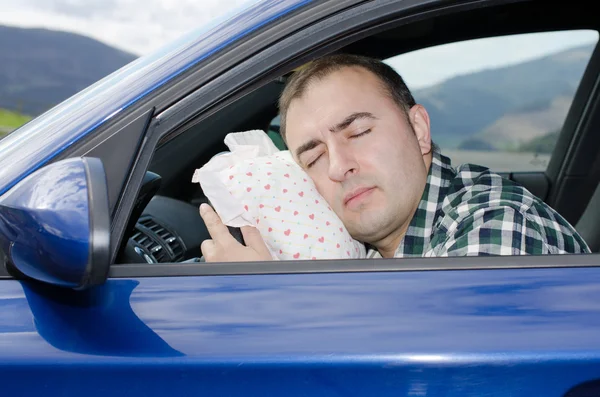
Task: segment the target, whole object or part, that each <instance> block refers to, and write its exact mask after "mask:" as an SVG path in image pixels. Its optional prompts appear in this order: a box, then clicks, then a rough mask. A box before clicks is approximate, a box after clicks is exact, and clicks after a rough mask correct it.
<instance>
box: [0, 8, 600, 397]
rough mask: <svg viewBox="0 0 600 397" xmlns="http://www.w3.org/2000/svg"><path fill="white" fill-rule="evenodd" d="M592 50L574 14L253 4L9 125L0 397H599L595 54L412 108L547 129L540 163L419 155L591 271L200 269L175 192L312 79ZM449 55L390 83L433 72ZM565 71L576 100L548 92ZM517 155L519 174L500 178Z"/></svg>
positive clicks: (362, 263)
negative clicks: (547, 47) (453, 109)
mask: <svg viewBox="0 0 600 397" xmlns="http://www.w3.org/2000/svg"><path fill="white" fill-rule="evenodd" d="M599 29H600V20H599V19H598V17H597V13H596V12H594V9H593V3H592V2H583V1H579V0H573V1H571V2H553V3H552V4H550V3H548V2H546V1H541V0H520V1H515V0H478V1H472V0H456V1H455V0H405V1H388V0H371V1H360V0H339V1H309V0H281V1H274V0H264V1H259V2H254V3H252V5H250V6H247V7H246V8H241V9H239V10H238V11H236V12H235V13H232V14H229V16H228V17H227V18H224V19H222V20H220V21H218V22H215V23H213V24H212V25H210V26H206V27H202V28H200V29H199V30H197V31H196V32H194V33H193V34H190V35H188V36H186V37H183V38H181V39H180V40H179V41H177V42H174V43H173V44H171V45H169V46H166V47H164V48H163V49H161V50H159V51H158V52H156V53H153V54H150V55H147V56H144V57H142V58H140V59H138V60H136V61H134V62H133V63H131V64H129V65H127V66H125V67H123V68H122V69H120V70H118V71H116V72H115V73H113V74H111V75H110V76H108V77H106V78H104V79H103V80H101V81H99V82H98V83H96V84H94V85H92V86H90V87H89V88H87V89H85V90H83V91H82V92H80V93H78V94H76V95H75V96H73V97H72V98H70V99H68V100H66V101H65V102H63V103H61V104H59V105H58V106H56V107H54V108H53V109H51V110H49V111H48V112H46V113H44V114H43V115H41V116H39V117H37V118H35V119H34V120H32V121H30V122H29V123H27V124H26V125H24V126H23V127H21V128H19V129H18V130H16V131H15V132H13V133H12V134H10V135H9V136H8V137H6V138H5V139H3V140H2V141H0V380H1V384H2V388H1V389H0V390H2V391H1V393H0V394H2V395H3V396H4V395H6V396H42V395H43V396H53V395H57V396H67V395H77V396H86V397H91V396H111V397H114V396H118V395H127V396H180V395H181V396H184V395H185V396H192V395H193V396H359V395H360V396H444V397H449V396H462V397H465V396H523V397H525V396H527V397H531V396H540V397H541V396H544V397H563V396H564V397H589V396H600V268H599V266H600V256H598V253H597V252H598V249H599V248H600V189H599V188H598V182H599V180H600V133H599V129H600V111H599V106H600V88H599V87H600V48H598V47H597V46H596V42H594V43H592V45H591V46H588V47H586V48H589V51H588V52H587V53H586V52H585V51H583V50H578V51H577V52H575V53H570V55H569V56H565V57H562V58H560V59H559V58H557V57H554V58H552V57H550V58H548V59H545V62H546V63H544V65H548V64H549V63H547V62H554V63H552V65H554V66H555V68H554V69H552V70H553V72H552V75H551V78H552V80H550V81H551V83H550V84H547V83H543V84H538V83H537V81H538V80H539V79H541V78H542V77H541V76H542V75H543V74H544V73H543V72H544V70H542V69H543V68H542V67H541V66H539V65H541V63H536V64H533V63H532V64H528V65H529V66H527V68H525V67H524V68H522V69H520V70H522V71H523V73H524V74H523V76H526V77H524V78H521V79H520V80H519V81H518V82H516V81H515V80H511V78H510V75H509V74H503V75H494V76H496V77H494V78H488V79H487V80H486V79H485V78H484V77H485V76H487V75H486V74H485V73H488V74H489V73H492V72H493V70H492V69H493V68H491V69H490V70H488V71H485V72H482V73H483V74H481V75H478V76H479V77H478V79H475V80H472V84H470V85H468V86H467V88H464V87H463V88H464V90H463V91H461V92H466V93H467V94H468V95H466V96H463V97H460V98H459V97H458V96H442V95H441V94H440V92H441V91H440V90H433V89H430V90H422V91H419V92H417V94H416V95H417V99H418V100H420V98H423V99H422V101H423V102H426V101H429V102H428V103H429V105H428V108H429V109H433V110H432V111H431V113H432V120H433V123H434V124H435V123H436V120H450V116H451V114H449V113H448V112H446V109H448V106H455V105H457V106H461V107H469V106H475V105H476V104H477V103H481V102H482V101H489V102H490V103H492V104H494V106H492V107H491V109H494V110H493V111H494V112H499V113H498V114H499V116H498V120H501V121H502V122H504V123H506V124H505V125H510V126H512V127H511V128H510V130H511V131H512V134H513V135H510V134H509V135H510V136H511V137H512V138H514V139H517V138H518V139H521V137H522V136H525V135H526V134H528V133H529V132H528V131H534V130H535V129H533V127H531V125H533V124H532V123H534V122H537V121H536V120H540V119H541V118H543V119H544V120H555V119H560V120H558V121H556V123H558V128H556V131H555V132H553V133H554V136H555V141H553V146H552V149H551V150H548V151H547V152H543V151H535V154H534V155H531V154H527V153H529V152H526V151H525V152H523V151H518V150H515V149H514V148H513V149H511V150H508V149H507V150H506V151H505V152H498V151H495V152H494V151H485V150H483V149H482V146H472V148H473V147H476V148H478V149H477V150H471V151H469V150H464V149H465V147H458V146H456V145H455V146H454V147H452V145H451V142H450V141H451V139H450V138H448V139H445V138H444V135H443V134H444V131H445V130H447V131H450V129H451V127H452V128H455V129H457V130H460V129H461V128H463V127H464V126H465V125H466V124H461V123H464V122H466V121H470V122H471V121H473V120H476V119H477V120H478V119H479V118H482V117H484V116H485V114H483V113H481V112H477V113H475V112H474V113H472V114H471V115H470V117H468V118H461V119H460V120H459V121H460V122H458V121H457V122H456V123H457V124H455V125H451V123H450V122H449V123H448V124H447V125H443V123H442V122H441V121H440V123H441V124H438V125H437V126H435V127H434V134H436V133H437V134H438V135H437V137H436V136H434V140H435V139H438V140H439V143H440V145H441V146H442V147H445V146H444V145H446V146H447V147H448V150H449V151H453V150H454V151H456V152H457V156H460V155H463V154H465V153H466V155H471V154H472V155H475V154H477V153H479V154H482V153H483V155H482V156H481V159H483V160H489V161H492V159H493V158H495V157H494V156H496V157H499V158H500V159H501V160H502V159H508V158H509V159H512V160H509V164H508V166H509V167H508V168H507V169H500V168H499V169H498V171H499V172H502V174H503V175H504V176H505V177H506V178H509V179H512V180H514V181H516V182H519V183H521V184H522V185H524V186H525V187H527V188H528V189H529V190H530V191H531V192H533V193H534V194H536V195H537V196H539V197H540V198H542V199H543V200H544V201H546V202H547V203H548V204H549V205H551V206H552V207H553V208H555V209H556V210H557V211H558V212H559V213H561V214H562V215H563V216H564V217H565V218H566V219H567V220H569V221H570V222H571V223H572V224H573V225H574V226H575V227H576V228H577V230H578V231H579V232H580V233H581V235H582V236H583V237H584V238H585V239H586V241H587V242H588V244H589V246H590V248H591V250H592V253H591V254H585V255H552V256H527V257H525V256H523V257H513V256H502V257H466V258H427V259H425V258H422V259H364V260H363V259H361V260H327V261H319V260H317V261H285V262H270V263H262V262H252V263H206V262H203V261H201V260H199V259H198V258H201V257H202V252H200V245H201V242H202V241H203V240H205V239H207V238H209V235H208V232H207V230H206V228H205V227H204V225H203V222H202V219H201V218H200V216H199V214H198V206H199V205H200V203H202V202H206V201H207V199H206V197H205V196H204V195H203V192H202V190H201V189H200V188H199V185H198V184H192V183H191V177H192V174H193V172H194V170H195V169H196V168H199V167H200V166H202V165H203V164H205V163H206V162H207V161H208V160H209V159H210V158H212V157H213V156H214V155H215V154H217V153H220V152H221V151H223V150H224V145H223V138H224V137H225V135H226V134H228V133H230V132H233V131H242V130H250V129H262V130H265V131H269V134H270V135H271V136H272V137H273V139H274V140H276V139H277V136H278V135H277V134H278V124H277V120H278V110H277V99H278V97H279V95H280V93H281V91H282V89H283V85H284V83H285V80H286V78H287V77H288V76H289V75H290V73H292V72H293V71H294V70H295V69H297V68H299V67H301V66H302V65H304V64H305V63H306V62H308V61H310V60H312V59H314V58H316V57H319V56H322V55H325V54H329V53H334V52H346V53H355V54H362V55H368V56H372V57H376V58H379V59H383V60H390V62H392V61H393V60H394V59H400V58H397V57H402V56H404V55H410V54H417V53H419V52H420V51H426V50H428V49H436V48H437V49H440V48H448V47H447V46H451V45H454V44H460V43H463V42H466V41H470V40H475V39H477V40H480V39H495V38H498V39H502V38H509V37H525V36H527V35H528V34H534V33H535V34H542V33H553V34H554V33H556V34H563V33H564V34H567V33H571V32H582V31H585V32H588V33H591V34H592V36H590V37H594V38H596V39H595V40H597V32H598V30H599ZM490 43H491V41H490ZM490 45H491V44H490ZM444 46H446V47H444ZM504 50H505V51H506V54H507V56H508V55H510V54H512V53H513V52H516V51H517V50H518V48H517V46H508V47H505V48H504ZM448 54H450V55H447V59H446V60H444V61H439V62H431V63H430V64H427V65H426V64H425V63H423V64H418V63H415V62H418V61H416V60H415V61H411V62H408V63H405V64H407V65H412V66H413V67H415V66H416V67H423V68H425V67H426V66H432V64H436V65H437V67H438V68H439V69H440V70H443V69H444V68H445V67H446V66H447V65H450V63H451V62H452V60H453V58H452V57H453V55H451V53H448ZM469 54H470V55H477V54H476V52H470V53H469ZM482 56H483V55H482ZM415 59H416V58H415ZM438 59H439V58H438ZM574 60H578V62H579V61H581V62H582V63H580V65H582V67H581V70H580V73H579V72H578V73H579V74H577V73H575V75H574V76H576V77H575V78H576V82H575V83H573V81H572V80H568V81H567V80H564V79H566V77H567V76H571V74H570V73H571V69H569V65H571V63H570V62H573V61H574ZM540 62H541V61H540ZM536 65H537V66H536ZM434 66H435V65H434ZM554 66H553V67H554ZM400 72H401V73H402V70H401V69H400ZM498 76H500V77H498ZM456 81H457V80H449V81H448V82H447V84H450V85H452V84H453V83H455V82H456ZM440 87H441V86H440ZM445 87H447V86H445ZM494 87H495V89H498V90H502V89H506V88H507V87H509V88H510V89H509V90H508V91H507V92H508V93H509V94H510V95H508V94H506V95H505V96H503V97H500V96H499V95H496V94H494V92H492V91H490V90H492V88H494ZM535 87H538V88H539V89H538V88H535ZM442 88H443V87H442ZM440 89H441V88H440ZM551 89H555V90H556V92H558V94H556V95H557V96H556V97H555V96H550V94H548V93H549V92H550V90H551ZM456 90H457V89H455V91H453V92H458V91H456ZM465 90H466V91H465ZM519 90H521V91H519ZM503 92H504V91H503ZM553 92H554V91H553ZM419 93H420V94H419ZM419 95H421V96H420V97H419ZM525 95H533V96H532V97H535V98H537V99H536V102H535V103H533V102H531V103H525V104H523V103H520V102H519V101H520V100H521V99H522V98H523V97H524V96H525ZM535 95H537V96H535ZM544 95H547V97H544ZM552 95H554V94H552ZM465 98H467V99H465ZM468 98H471V99H468ZM506 98H508V99H506ZM544 98H546V99H544ZM505 99H506V100H507V101H508V100H510V101H513V102H514V103H517V102H519V103H520V105H519V106H521V107H515V108H510V107H505V106H504V105H502V106H501V104H504V103H506V102H502V101H504V100H505ZM469 101H471V102H469ZM472 102H473V103H472ZM475 102H477V103H475ZM503 106H504V107H503ZM515 109H516V110H515ZM561 109H562V110H561ZM445 112H446V113H445ZM525 114H526V115H527V116H523V115H525ZM444 117H445V118H444ZM544 117H546V118H544ZM466 119H469V120H466ZM521 122H522V123H521ZM511 123H512V124H511ZM519 123H521V124H519ZM536 125H537V124H536ZM551 127H552V128H555V124H552V125H551ZM486 128H487V127H486ZM489 128H490V129H489V130H486V131H487V134H488V135H485V134H484V135H485V136H488V137H489V136H490V135H489V134H492V132H493V131H498V129H497V128H500V127H499V126H498V124H494V125H490V127H489ZM503 128H504V127H503ZM549 128H550V127H549ZM435 131H438V132H435ZM490 131H491V132H490ZM503 131H505V130H503ZM535 131H537V130H535ZM484 135H482V136H484ZM509 135H502V136H503V137H504V136H507V137H508V136H509ZM534 135H535V137H544V136H542V135H540V134H538V133H537V132H536V133H535V134H534V133H532V136H534ZM493 136H494V137H496V138H497V137H499V136H500V133H497V134H496V135H493ZM515 137H516V138H515ZM496 138H494V139H496ZM497 139H500V138H497ZM507 139H508V138H507ZM532 139H533V138H532ZM531 141H532V140H531ZM276 143H277V144H282V141H280V140H279V141H277V142H276ZM471 144H472V145H473V143H472V142H471ZM479 144H480V145H482V144H481V142H480V143H479ZM461 150H462V151H461ZM536 150H537V149H536ZM459 151H460V152H461V153H462V154H461V153H458V152H459ZM498 153H500V155H498ZM523 153H525V154H523ZM544 153H545V154H544ZM525 155H530V156H533V157H532V158H531V159H530V160H532V161H533V160H535V161H533V162H532V161H530V160H527V161H529V162H526V164H525V165H526V166H527V167H529V166H531V167H530V168H527V167H526V169H517V168H514V169H511V168H510V166H513V165H515V164H516V163H517V162H518V161H520V160H519V159H521V158H522V156H525ZM511 156H512V157H511ZM515 167H516V165H515ZM536 167H537V168H536Z"/></svg>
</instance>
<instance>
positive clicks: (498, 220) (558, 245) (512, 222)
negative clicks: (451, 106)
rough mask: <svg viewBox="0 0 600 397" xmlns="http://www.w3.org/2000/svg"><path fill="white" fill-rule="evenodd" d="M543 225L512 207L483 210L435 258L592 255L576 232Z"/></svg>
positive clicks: (460, 225)
mask: <svg viewBox="0 0 600 397" xmlns="http://www.w3.org/2000/svg"><path fill="white" fill-rule="evenodd" d="M546 223H547V224H546V225H542V224H540V223H538V222H534V221H532V220H531V219H529V217H528V216H526V215H525V214H523V213H522V212H520V211H518V210H516V209H514V208H512V207H510V206H502V207H494V208H486V209H481V210H478V211H476V212H474V213H473V214H471V215H468V216H467V217H465V218H464V219H462V220H461V221H460V222H459V223H458V224H457V225H456V227H455V228H454V229H453V231H451V232H450V234H449V235H447V238H446V239H445V241H444V243H443V244H440V245H439V246H437V247H436V248H435V249H434V252H433V256H476V255H543V254H565V253H584V252H588V251H587V247H584V246H582V245H581V244H579V241H578V240H577V239H576V238H575V237H574V235H573V233H576V232H575V231H574V230H570V229H569V228H567V227H565V226H563V225H560V224H558V223H556V222H546Z"/></svg>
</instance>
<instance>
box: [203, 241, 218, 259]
mask: <svg viewBox="0 0 600 397" xmlns="http://www.w3.org/2000/svg"><path fill="white" fill-rule="evenodd" d="M200 252H201V253H202V256H204V259H205V260H206V261H210V260H211V259H212V258H214V257H215V255H216V253H217V245H216V244H215V242H214V241H213V240H210V239H208V240H204V241H203V242H202V244H200Z"/></svg>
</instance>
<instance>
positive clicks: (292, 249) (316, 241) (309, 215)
mask: <svg viewBox="0 0 600 397" xmlns="http://www.w3.org/2000/svg"><path fill="white" fill-rule="evenodd" d="M266 158H269V159H270V160H269V161H265V159H266ZM254 160H255V162H254V163H253V164H251V163H252V162H249V161H247V160H243V161H241V162H240V163H236V164H235V165H234V166H232V167H231V171H227V173H226V174H225V175H224V178H223V180H224V183H226V184H227V189H228V191H229V193H230V194H229V195H228V197H235V199H240V200H243V201H244V206H243V208H244V210H245V212H244V215H243V216H244V219H248V220H251V221H252V224H253V225H254V226H255V227H256V228H257V229H258V230H259V231H261V232H262V236H263V238H264V240H265V243H267V246H268V247H269V249H270V250H271V252H273V253H277V256H276V257H277V258H278V259H312V260H318V259H335V258H343V257H352V256H354V257H364V256H365V253H364V247H363V246H362V245H361V247H363V249H362V251H361V250H360V249H359V248H358V247H359V245H357V244H356V243H357V242H356V241H354V240H352V238H351V237H350V236H349V234H348V232H347V231H346V230H345V229H344V228H343V225H342V224H341V220H340V219H339V218H337V216H336V215H335V213H331V212H329V211H331V207H330V206H328V205H327V202H325V200H323V198H322V197H321V196H320V195H319V193H318V192H317V191H316V189H314V184H312V181H311V180H310V178H308V177H307V176H306V174H305V172H304V170H302V169H301V168H300V167H298V166H297V165H296V164H295V163H287V162H288V161H289V160H286V159H284V158H283V157H281V156H280V155H279V154H275V155H272V156H265V157H264V158H260V157H259V158H255V159H254ZM284 162H285V166H284V164H282V163H284ZM282 170H285V171H283V172H282ZM229 181H231V182H229ZM261 181H262V182H261ZM302 181H303V182H305V183H308V185H302ZM240 190H241V191H240ZM290 194H292V195H293V196H292V195H290ZM296 194H297V195H298V196H295V195H296ZM284 195H285V196H284ZM284 197H286V198H285V199H284ZM290 197H293V198H295V197H298V198H297V199H294V200H290V199H289V198H290ZM231 200H233V198H231ZM300 215H302V216H300ZM247 216H249V217H248V218H246V217H247ZM276 225H281V226H276ZM326 226H327V227H330V226H333V227H334V228H335V229H338V230H339V231H340V233H337V231H336V233H333V232H332V229H329V228H327V229H325V227H326ZM335 229H333V230H335ZM319 230H321V232H319ZM350 254H352V255H350Z"/></svg>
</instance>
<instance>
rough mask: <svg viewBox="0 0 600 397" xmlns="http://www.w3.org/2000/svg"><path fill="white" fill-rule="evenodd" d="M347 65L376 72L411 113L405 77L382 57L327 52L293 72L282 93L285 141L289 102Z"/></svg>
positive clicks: (282, 123)
mask: <svg viewBox="0 0 600 397" xmlns="http://www.w3.org/2000/svg"><path fill="white" fill-rule="evenodd" d="M346 67H360V68H363V69H366V70H367V71H369V72H371V73H373V74H374V75H375V76H377V77H378V78H379V80H380V81H381V84H382V88H383V90H384V91H385V92H386V93H387V94H388V95H389V96H390V98H391V99H392V100H393V101H394V102H396V104H398V106H399V107H400V108H401V109H402V110H403V111H404V112H405V114H406V115H408V111H409V110H410V108H412V107H413V106H414V105H415V104H416V102H415V99H414V98H413V96H412V94H411V92H410V90H409V89H408V87H407V86H406V84H405V83H404V80H403V79H402V77H401V76H400V75H399V74H398V73H397V72H396V71H395V70H394V69H393V68H392V67H390V66H389V65H387V64H385V63H383V62H381V61H380V60H377V59H374V58H368V57H364V56H359V55H349V54H335V55H328V56H325V57H323V58H319V59H317V60H314V61H312V62H310V63H309V64H307V65H306V66H304V67H303V68H302V69H300V70H298V71H297V72H295V73H294V74H292V76H291V77H290V78H289V80H288V82H287V84H286V86H285V88H284V90H283V92H282V93H281V96H280V98H279V115H280V117H281V123H280V132H281V136H282V137H283V140H284V141H285V142H287V141H286V137H285V133H286V131H285V123H286V113H287V111H288V109H289V107H290V103H291V102H292V101H293V100H294V99H296V98H299V97H301V96H302V95H303V94H304V92H305V91H306V88H307V87H308V85H309V84H310V83H311V82H313V81H315V80H319V79H323V78H325V77H327V76H328V75H329V74H331V73H333V72H336V71H338V70H340V69H343V68H346ZM407 117H408V116H407Z"/></svg>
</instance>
